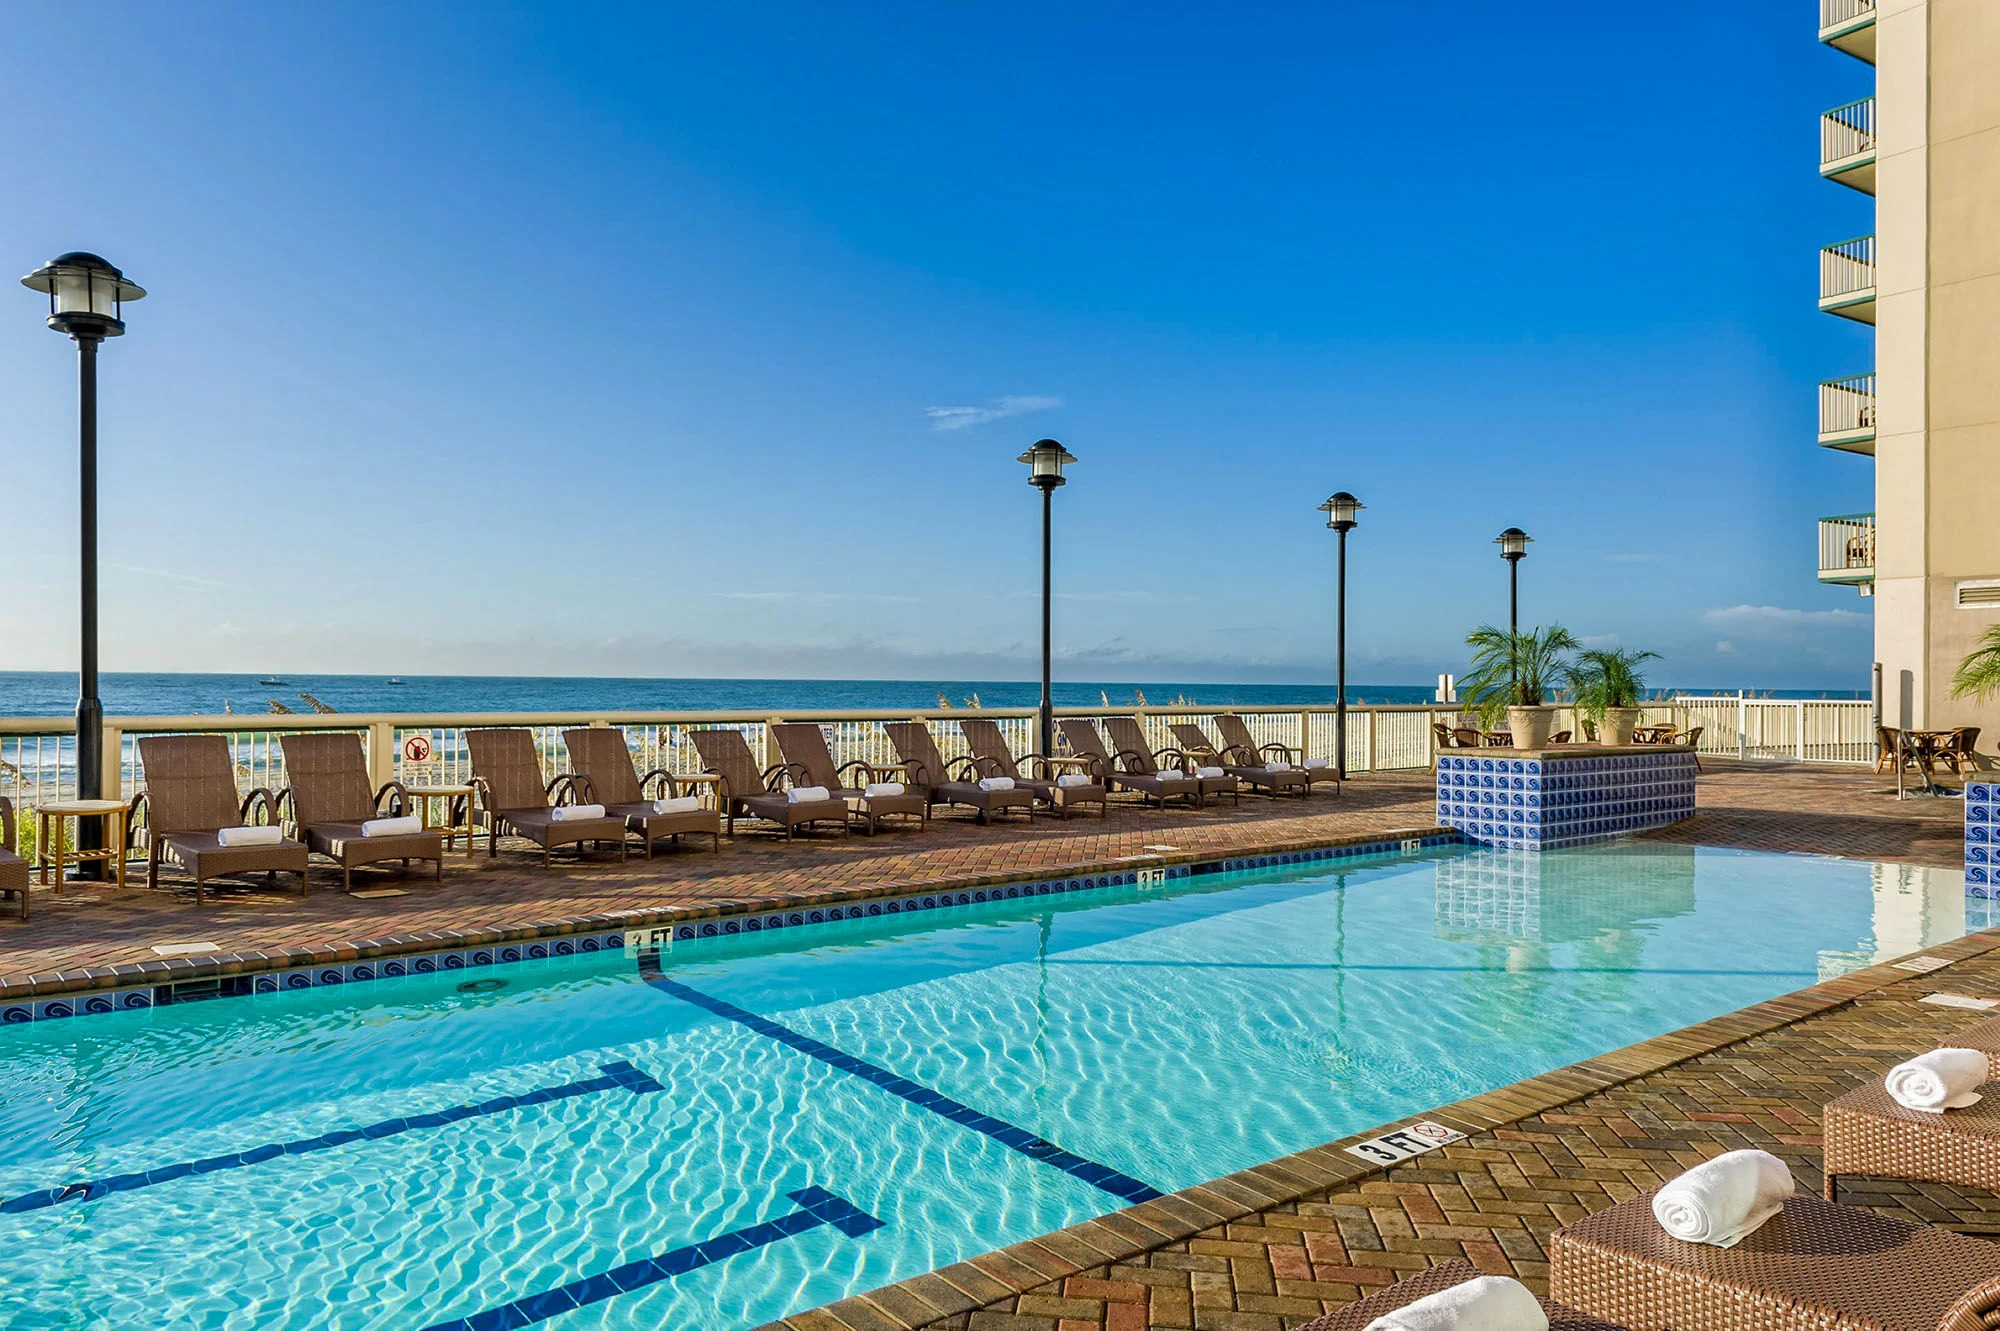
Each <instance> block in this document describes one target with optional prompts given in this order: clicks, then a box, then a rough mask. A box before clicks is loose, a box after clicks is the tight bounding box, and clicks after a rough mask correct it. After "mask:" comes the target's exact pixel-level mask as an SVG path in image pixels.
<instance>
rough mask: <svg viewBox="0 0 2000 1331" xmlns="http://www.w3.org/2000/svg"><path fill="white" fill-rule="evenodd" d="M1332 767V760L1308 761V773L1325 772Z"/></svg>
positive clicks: (1314, 759)
mask: <svg viewBox="0 0 2000 1331" xmlns="http://www.w3.org/2000/svg"><path fill="white" fill-rule="evenodd" d="M1331 766H1333V759H1331V758H1308V759H1306V770H1307V771H1308V772H1323V771H1325V770H1326V769H1327V768H1329V767H1331Z"/></svg>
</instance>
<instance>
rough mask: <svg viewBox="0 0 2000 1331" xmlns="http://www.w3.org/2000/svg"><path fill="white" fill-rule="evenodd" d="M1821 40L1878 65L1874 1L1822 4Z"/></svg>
mask: <svg viewBox="0 0 2000 1331" xmlns="http://www.w3.org/2000/svg"><path fill="white" fill-rule="evenodd" d="M1819 39H1820V40H1821V41H1823V42H1825V43H1826V44H1827V45H1828V46H1831V47H1833V48H1834V49H1835V50H1838V51H1845V52H1847V54H1849V55H1851V56H1853V57H1854V58H1855V59H1856V60H1866V61H1867V62H1868V63H1869V64H1871V65H1872V64H1874V63H1875V0H1819Z"/></svg>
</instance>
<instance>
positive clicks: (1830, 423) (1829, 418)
mask: <svg viewBox="0 0 2000 1331" xmlns="http://www.w3.org/2000/svg"><path fill="white" fill-rule="evenodd" d="M1819 442H1820V447H1822V448H1838V449H1843V450H1845V451H1847V452H1849V453H1866V454H1868V455H1870V456H1871V457H1872V456H1873V455H1874V453H1875V376H1874V375H1872V374H1857V375H1855V376H1854V377H1853V378H1852V379H1828V380H1827V381H1826V382H1824V383H1822V384H1821V385H1820V386H1819Z"/></svg>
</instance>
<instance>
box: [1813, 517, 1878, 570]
mask: <svg viewBox="0 0 2000 1331" xmlns="http://www.w3.org/2000/svg"><path fill="white" fill-rule="evenodd" d="M1874 571H1875V515H1874V514H1873V513H1849V514H1846V515H1845V516H1842V517H1835V518H1821V519H1820V520H1819V575H1820V577H1821V578H1822V579H1825V580H1827V581H1836V580H1848V579H1853V578H1855V577H1858V576H1862V575H1867V574H1872V573H1873V572H1874Z"/></svg>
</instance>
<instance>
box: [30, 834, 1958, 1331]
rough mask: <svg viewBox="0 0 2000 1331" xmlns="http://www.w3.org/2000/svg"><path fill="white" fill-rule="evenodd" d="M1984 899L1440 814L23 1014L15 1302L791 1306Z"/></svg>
mask: <svg viewBox="0 0 2000 1331" xmlns="http://www.w3.org/2000/svg"><path fill="white" fill-rule="evenodd" d="M1968 905H1969V906H1971V907H1972V908H1974V909H1975V910H1979V911H1984V910H1987V909H1989V903H1987V902H1984V901H1976V902H1970V903H1968V902H1967V901H1966V899H1965V896H1964V889H1963V885H1962V882H1961V881H1960V880H1959V878H1958V876H1957V875H1952V874H1942V873H1938V872H1936V871H1924V870H1913V869H1907V868H1894V867H1889V866H1880V865H1869V864H1865V863H1858V862H1852V861H1835V860H1823V859H1815V858H1803V857H1783V856H1774V855H1758V854H1749V853H1743V852H1734V851H1719V850H1705V849H1704V850H1696V849H1692V848H1687V847H1677V846H1667V845H1661V844H1655V843H1632V844H1614V845H1612V846H1609V847H1596V848H1589V849H1582V850H1565V851H1556V852H1548V853H1545V854H1542V855H1539V856H1536V855H1531V854H1523V853H1519V852H1514V853H1508V852H1484V851H1474V852H1465V851H1457V852H1440V853H1435V854H1430V855H1427V856H1424V857H1412V858H1409V859H1400V858H1393V857H1390V858H1384V859H1379V860H1373V861H1370V860H1355V861H1346V862H1341V863H1340V864H1339V866H1338V867H1337V868H1326V869H1316V870H1315V871H1314V872H1310V873H1304V872H1299V871H1296V870H1283V871H1268V872H1260V873H1253V874H1231V875H1220V874H1218V875H1212V876H1203V877H1196V878H1194V879H1192V880H1184V882H1183V883H1181V884H1179V885H1176V886H1173V887H1170V888H1166V889H1154V890H1151V891H1146V892H1140V891H1134V890H1129V889H1118V890H1106V891H1102V892H1096V893H1089V894H1078V895H1076V896H1074V897H1068V898H1061V897H1044V898H1035V899H1032V900H1025V901H1009V902H1003V903H993V904H989V905H983V906H970V907H961V908H956V909H952V910H949V911H938V912H929V913H926V914H925V915H924V916H923V917H921V919H919V920H915V921H910V920H907V919H906V920H902V921H895V922H893V923H892V922H889V921H886V920H885V921H877V920H867V921H856V922H850V923H845V924H839V925H828V926H823V927H814V928H806V929H798V930H790V931H787V932H785V933H782V934H776V935H751V936H746V937H744V938H739V939H726V940H717V941H715V942H712V943H709V942H704V943H702V944H700V945H696V946H689V945H687V944H683V945H682V946H681V948H680V949H679V950H677V951H670V952H668V953H666V954H664V955H661V956H658V957H657V958H656V959H655V958H651V957H631V956H619V955H609V954H600V955H597V956H593V957H589V958H578V959H574V960H565V961H561V962H533V963H525V964H521V965H515V966H506V967H496V968H493V969H491V970H487V971H481V972H478V973H477V974H476V976H473V977H470V978H469V977H468V975H467V973H466V972H451V973H447V974H443V975H436V976H421V977H412V978H409V979H402V980H382V981H377V982H375V983H373V984H369V985H365V986H354V987H347V988H339V989H314V990H307V991H304V992H295V993H282V994H275V995H269V996H262V997H257V998H236V999H224V1000H219V1001H215V1002H208V1003H201V1004H179V1005H173V1006H167V1007H160V1008H155V1009H153V1010H151V1011H148V1012H133V1013H119V1014H116V1015H112V1016H100V1017H89V1018H83V1019H73V1020H69V1021H55V1022H42V1023H36V1024H33V1025H29V1026H21V1027H13V1028H7V1029H0V1252H4V1253H6V1254H8V1255H7V1257H6V1259H5V1261H4V1262H0V1300H4V1302H0V1306H4V1309H5V1323H6V1325H7V1326H8V1327H10V1328H14V1331H24V1329H25V1328H42V1327H63V1328H68V1327H82V1326H116V1327H158V1326H176V1327H179V1326H190V1327H269V1326H283V1327H287V1328H305V1327H313V1328H321V1327H324V1328H361V1327H371V1328H372V1327H396V1328H405V1327H408V1328H428V1327H433V1326H459V1325H469V1326H521V1325H532V1324H537V1323H541V1322H546V1324H548V1325H550V1326H554V1327H558V1328H580V1327H674V1328H716V1329H718V1331H720V1329H724V1328H743V1327H752V1326H755V1325H758V1324H760V1323H763V1322H766V1321H769V1320H771V1319H773V1318H776V1317H779V1316H782V1315H784V1314H785V1313H787V1312H790V1311H795V1310H798V1309H801V1308H805V1307H809V1306H812V1305H814V1304H818V1303H821V1302H825V1301H827V1300H830V1299H834V1298H838V1297H840V1296H842V1295H844V1294H848V1293H852V1292H857V1291H860V1290H863V1289H868V1288H872V1287H874V1286H876V1285H880V1284H883V1283H885V1282H888V1281H892V1280H897V1279H901V1278H904V1277H907V1276H911V1275H915V1274H917V1273H919V1272H921V1271H924V1270H928V1269H930V1268H932V1267H936V1266H939V1265H943V1264H946V1263H949V1262H952V1261H955V1260H958V1259H961V1258H964V1257H968V1256H972V1255H976V1254H977V1253H980V1252H983V1251H985V1250H987V1249H990V1248H994V1247H997V1246H1000V1245H1002V1244H1005V1243H1010V1242H1013V1241H1015V1240H1018V1239H1021V1238H1026V1237H1030V1236H1033V1235H1035V1234H1038V1233H1042V1232H1045V1231H1047V1230H1051V1229H1055V1228H1058V1227H1060V1226H1063V1225H1066V1224H1072V1223H1075V1222H1077V1221H1079V1220H1082V1219H1084V1218H1087V1217H1089V1216H1092V1215H1097V1214H1101V1213H1103V1212H1105V1211H1108V1210H1112V1209H1114V1208H1116V1207H1119V1206H1122V1205H1125V1204H1126V1202H1127V1201H1128V1200H1129V1199H1132V1198H1136V1197H1143V1196H1147V1195H1150V1194H1151V1192H1152V1191H1153V1190H1159V1191H1170V1190H1172V1189H1175V1188H1180V1187H1185V1186H1187V1185H1189V1184H1193V1183H1197V1182H1200V1181H1202V1180H1205V1179H1208V1178H1212V1177H1215V1176H1217V1175H1220V1174H1224V1173H1227V1172H1229V1171H1231V1170H1235V1169H1239V1168H1243V1167H1245V1166H1248V1165H1251V1164H1255V1163H1258V1162H1260V1161H1264V1160H1268V1159H1271V1158H1273V1157H1276V1156H1279V1155H1282V1154H1284V1153H1286V1152H1289V1151H1294V1150H1298V1149H1301V1148H1304V1147H1307V1146H1311V1145H1315V1144H1318V1143H1321V1142H1325V1141H1328V1140H1331V1139H1333V1138H1336V1137H1340V1136H1343V1135H1346V1134H1348V1133H1351V1132H1355V1131H1358V1130H1360V1129H1363V1128H1366V1127H1370V1126H1373V1125H1376V1124H1380V1123H1384V1122H1387V1121H1389V1120H1392V1119H1396V1118H1399V1117H1402V1116H1405V1115H1409V1114H1412V1113H1416V1112H1419V1111H1422V1110H1425V1109H1428V1108H1431V1107H1434V1106H1436V1105H1439V1104H1442V1103H1444V1102H1447V1101H1451V1100H1455V1099H1458V1098H1460V1097H1463V1096H1466V1095H1469V1094H1472V1093H1475V1092H1478V1091H1482V1090H1485V1089H1488V1088H1491V1087H1494V1086H1498V1085H1501V1084H1504V1083H1507V1082H1511V1081H1515V1080H1518V1079H1520V1078H1522V1077H1526V1076H1529V1075H1532V1074H1534V1073H1537V1072H1541V1071H1544V1070H1547V1069H1549V1068H1553V1067H1557V1066H1559V1065H1561V1064H1564V1063H1568V1062H1572V1061H1574V1060H1577V1059H1580V1058H1584V1057H1587V1056H1590V1055H1593V1054H1597V1053H1600V1052H1602V1051H1604V1050H1607V1049H1611V1048H1615V1047H1617V1046H1621V1045H1625V1044H1629V1043H1631V1042H1633V1041H1635V1040H1639V1039H1643V1038H1645V1037H1648V1036H1651V1035H1655V1034H1658V1033H1661V1032H1664V1031H1667V1030H1671V1029H1674V1028H1676V1027H1680V1026H1685V1025H1688V1024H1690V1023H1692V1022H1696V1021H1700V1020H1702V1019H1705V1018H1708V1017H1711V1016H1715V1015H1717V1014H1719V1013H1722V1012H1726V1011H1729V1010H1731V1009H1734V1008H1738V1007H1742V1006H1744V1005H1745V1004H1748V1003H1752V1002H1755V1001H1758V1000H1760V999H1763V998H1767V997H1770V996H1772V995H1775V994H1779V993H1783V992H1786V991H1789V990H1792V989H1797V988H1799V987H1801V986H1803V985H1807V984H1811V983H1813V982H1814V981H1816V980H1818V979H1820V978H1822V977H1824V976H1827V975H1831V974H1835V973H1839V972H1840V971H1843V970H1847V969H1851V968H1853V967H1855V966H1859V965H1865V964H1867V963H1869V962H1871V961H1873V960H1875V959H1877V957H1878V955H1879V956H1882V957H1886V956H1889V955H1895V954H1900V953H1903V952H1907V951H1911V950H1914V949H1917V948H1921V947H1924V946H1927V945H1929V944H1932V943H1935V942H1940V941H1943V940H1945V939H1949V938H1952V937H1956V936H1957V935H1959V934H1960V933H1962V932H1964V930H1965V929H1966V928H1967V927H1968V921H1967V919H1966V910H1967V907H1968ZM1971 923H1972V924H1973V925H1974V926H1983V925H1984V924H1985V923H1986V921H1985V920H1984V919H1978V920H1974V921H1972V922H1971ZM898 925H901V926H902V927H900V928H899V927H898ZM911 925H914V927H911ZM491 981H502V982H504V983H501V984H499V985H494V984H491V983H490V982H491ZM469 982H470V983H472V984H474V985H475V987H474V988H473V989H472V990H470V991H468V990H465V989H462V988H461V986H463V985H465V984H467V983H469ZM57 1198H61V1199H60V1200H57Z"/></svg>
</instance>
